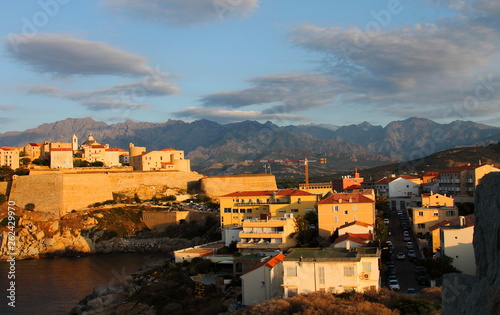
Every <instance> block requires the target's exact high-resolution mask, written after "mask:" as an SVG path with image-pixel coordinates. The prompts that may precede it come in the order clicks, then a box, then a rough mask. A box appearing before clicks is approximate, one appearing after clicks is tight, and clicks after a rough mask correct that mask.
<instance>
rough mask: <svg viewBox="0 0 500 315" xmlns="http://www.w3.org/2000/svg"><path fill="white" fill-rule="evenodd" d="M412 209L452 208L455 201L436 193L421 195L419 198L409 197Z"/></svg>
mask: <svg viewBox="0 0 500 315" xmlns="http://www.w3.org/2000/svg"><path fill="white" fill-rule="evenodd" d="M410 200H411V206H412V207H441V206H443V207H454V206H455V199H453V197H451V196H447V195H441V194H437V193H433V192H430V193H422V195H420V196H412V197H411V199H410Z"/></svg>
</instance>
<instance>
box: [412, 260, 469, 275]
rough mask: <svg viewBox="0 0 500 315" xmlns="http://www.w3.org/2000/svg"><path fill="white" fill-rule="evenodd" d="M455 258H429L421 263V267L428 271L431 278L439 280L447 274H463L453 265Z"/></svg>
mask: <svg viewBox="0 0 500 315" xmlns="http://www.w3.org/2000/svg"><path fill="white" fill-rule="evenodd" d="M452 263H453V258H451V257H449V256H446V255H441V256H439V257H438V258H435V259H433V258H427V259H425V260H423V261H420V262H419V265H421V266H424V267H425V268H426V269H427V273H428V274H429V278H431V279H439V278H441V277H442V276H443V275H444V274H445V273H462V272H461V271H460V270H458V269H457V268H455V266H453V265H452Z"/></svg>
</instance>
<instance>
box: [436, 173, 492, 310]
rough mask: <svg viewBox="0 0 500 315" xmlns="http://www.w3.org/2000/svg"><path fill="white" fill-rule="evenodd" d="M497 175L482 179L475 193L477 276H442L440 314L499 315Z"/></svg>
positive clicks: (489, 175) (474, 242)
mask: <svg viewBox="0 0 500 315" xmlns="http://www.w3.org/2000/svg"><path fill="white" fill-rule="evenodd" d="M499 191H500V172H496V173H490V174H488V175H486V176H484V177H483V179H482V181H481V184H480V185H479V186H478V188H477V191H476V200H475V207H474V208H475V214H474V217H475V223H474V241H473V244H474V254H475V258H476V266H477V269H476V275H475V276H470V275H464V274H445V275H444V277H443V291H442V301H443V314H445V315H446V314H449V315H461V314H463V315H466V314H483V315H484V314H499V310H500V207H499V205H500V194H499V193H498V192H499Z"/></svg>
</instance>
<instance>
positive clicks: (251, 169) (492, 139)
mask: <svg viewBox="0 0 500 315" xmlns="http://www.w3.org/2000/svg"><path fill="white" fill-rule="evenodd" d="M74 133H75V134H76V135H77V136H78V137H79V139H80V143H81V142H83V141H84V139H85V138H86V136H87V135H88V134H89V133H93V134H94V136H95V138H96V139H97V140H98V141H99V142H101V143H109V144H110V145H111V146H112V147H120V148H123V149H127V148H128V145H129V143H131V142H132V143H134V144H136V145H138V146H146V147H147V149H148V150H157V149H164V148H168V147H173V148H177V149H180V150H184V151H185V153H186V157H187V158H189V159H191V165H192V169H193V170H195V171H198V172H200V173H203V174H206V175H224V174H254V173H263V172H264V169H263V165H262V164H248V163H244V161H245V160H257V159H259V160H260V159H262V160H265V159H292V160H297V159H301V158H304V157H305V156H307V157H309V158H320V157H323V158H327V161H328V163H327V164H318V163H311V165H310V172H311V174H313V175H328V174H334V173H338V172H346V171H351V170H352V169H353V168H354V167H358V168H360V169H364V168H371V167H375V166H379V165H385V164H390V163H391V162H396V161H404V160H408V159H410V160H411V159H416V158H421V157H424V156H428V155H430V154H433V153H435V152H438V151H441V150H447V149H453V148H457V147H463V146H474V145H487V144H490V143H496V142H498V141H499V140H500V128H496V127H491V126H486V125H482V124H477V123H474V122H465V121H455V122H452V123H450V124H438V123H436V122H433V121H431V120H428V119H420V118H409V119H406V120H403V121H395V122H391V123H389V124H388V125H387V126H386V127H382V126H373V125H371V124H369V123H367V122H364V123H361V124H358V125H350V126H333V125H314V124H310V125H299V126H284V127H280V126H277V125H275V124H273V123H271V122H267V123H264V124H262V123H259V122H255V121H244V122H240V123H231V124H219V123H216V122H212V121H209V120H198V121H193V122H184V121H180V120H169V121H166V122H163V123H149V122H134V121H130V120H129V121H126V122H123V123H117V124H113V125H108V124H106V123H104V122H99V121H95V120H93V119H91V118H81V119H80V118H78V119H74V118H68V119H65V120H62V121H58V122H55V123H49V124H43V125H41V126H39V127H37V128H33V129H29V130H26V131H24V132H7V133H3V134H0V145H1V146H24V145H25V144H26V143H28V142H42V141H44V140H48V141H63V142H69V139H70V137H71V135H72V134H74ZM271 167H272V171H273V173H274V174H276V175H277V176H279V177H285V176H294V175H301V174H303V166H302V165H297V164H294V163H291V164H280V163H275V164H273V165H271Z"/></svg>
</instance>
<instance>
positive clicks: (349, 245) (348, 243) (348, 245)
mask: <svg viewBox="0 0 500 315" xmlns="http://www.w3.org/2000/svg"><path fill="white" fill-rule="evenodd" d="M345 249H346V250H351V241H350V240H349V239H347V240H346V241H345Z"/></svg>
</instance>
